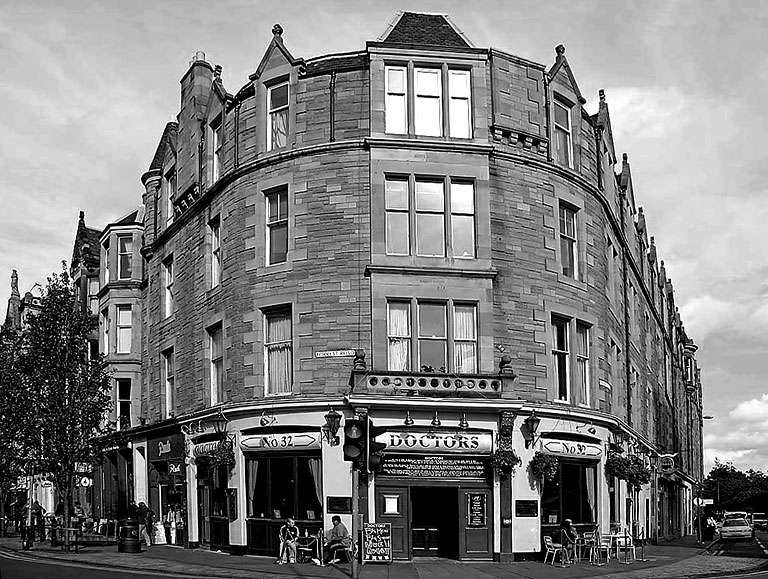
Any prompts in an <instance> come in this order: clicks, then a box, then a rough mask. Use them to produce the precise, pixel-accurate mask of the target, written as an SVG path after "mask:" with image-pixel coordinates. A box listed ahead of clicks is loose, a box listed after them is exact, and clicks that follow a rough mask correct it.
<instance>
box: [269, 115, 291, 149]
mask: <svg viewBox="0 0 768 579" xmlns="http://www.w3.org/2000/svg"><path fill="white" fill-rule="evenodd" d="M270 122H271V124H272V132H271V135H272V143H271V145H272V146H271V148H272V149H277V148H280V147H285V146H286V145H287V144H288V109H283V110H281V111H278V112H275V113H272V114H271V115H270Z"/></svg>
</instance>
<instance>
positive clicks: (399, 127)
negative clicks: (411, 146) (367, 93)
mask: <svg viewBox="0 0 768 579" xmlns="http://www.w3.org/2000/svg"><path fill="white" fill-rule="evenodd" d="M405 103H406V100H405V95H392V94H388V95H387V104H386V109H387V110H386V112H385V119H386V128H385V129H384V130H385V131H386V132H387V133H391V134H398V135H404V134H405V133H406V132H407V130H406V122H405V119H406V113H405V106H406V104H405Z"/></svg>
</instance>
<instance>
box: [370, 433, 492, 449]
mask: <svg viewBox="0 0 768 579" xmlns="http://www.w3.org/2000/svg"><path fill="white" fill-rule="evenodd" d="M376 442H381V443H384V444H386V445H387V447H386V448H385V449H384V452H398V453H400V452H408V453H410V452H418V453H420V454H424V453H425V452H430V451H432V452H435V453H440V454H490V453H491V447H492V443H493V435H492V434H491V433H490V432H460V431H453V432H451V431H446V432H429V431H423V432H414V431H412V430H403V431H396V430H391V431H387V432H385V433H384V434H380V435H379V436H377V437H376Z"/></svg>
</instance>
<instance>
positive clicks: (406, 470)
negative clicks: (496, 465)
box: [382, 455, 488, 478]
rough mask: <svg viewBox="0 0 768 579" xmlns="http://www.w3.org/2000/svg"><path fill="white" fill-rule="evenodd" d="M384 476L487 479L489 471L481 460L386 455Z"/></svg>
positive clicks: (453, 457) (383, 468) (457, 457)
mask: <svg viewBox="0 0 768 579" xmlns="http://www.w3.org/2000/svg"><path fill="white" fill-rule="evenodd" d="M382 474H385V475H390V476H403V477H410V478H486V476H487V474H488V470H487V464H486V462H485V461H484V460H483V459H480V458H472V457H459V456H405V455H402V456H398V455H385V456H384V462H383V467H382Z"/></svg>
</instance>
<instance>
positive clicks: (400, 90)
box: [387, 68, 405, 94]
mask: <svg viewBox="0 0 768 579" xmlns="http://www.w3.org/2000/svg"><path fill="white" fill-rule="evenodd" d="M387 92H389V93H397V94H405V69H402V68H388V69H387Z"/></svg>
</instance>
